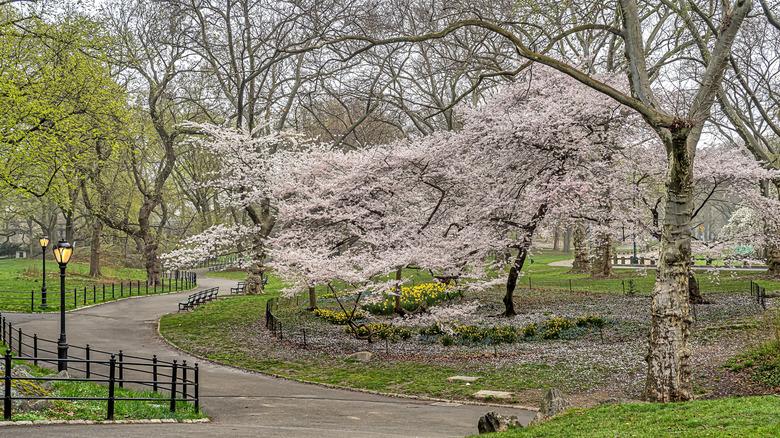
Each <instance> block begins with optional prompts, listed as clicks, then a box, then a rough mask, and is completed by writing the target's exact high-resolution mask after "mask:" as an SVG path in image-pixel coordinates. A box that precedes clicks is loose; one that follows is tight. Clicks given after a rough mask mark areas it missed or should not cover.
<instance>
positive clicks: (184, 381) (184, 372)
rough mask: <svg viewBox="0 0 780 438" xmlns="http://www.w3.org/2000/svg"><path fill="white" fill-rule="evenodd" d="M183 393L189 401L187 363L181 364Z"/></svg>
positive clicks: (184, 361)
mask: <svg viewBox="0 0 780 438" xmlns="http://www.w3.org/2000/svg"><path fill="white" fill-rule="evenodd" d="M181 393H182V394H184V399H185V400H186V399H187V361H186V360H183V361H182V362H181Z"/></svg>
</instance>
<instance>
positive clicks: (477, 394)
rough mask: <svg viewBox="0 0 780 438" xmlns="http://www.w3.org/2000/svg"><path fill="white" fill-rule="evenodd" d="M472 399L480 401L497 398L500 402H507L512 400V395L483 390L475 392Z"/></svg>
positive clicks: (504, 392)
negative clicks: (480, 399)
mask: <svg viewBox="0 0 780 438" xmlns="http://www.w3.org/2000/svg"><path fill="white" fill-rule="evenodd" d="M474 397H476V398H482V399H487V398H497V399H501V400H507V399H510V398H512V393H511V392H506V391H490V390H488V389H483V390H481V391H477V392H475V393H474Z"/></svg>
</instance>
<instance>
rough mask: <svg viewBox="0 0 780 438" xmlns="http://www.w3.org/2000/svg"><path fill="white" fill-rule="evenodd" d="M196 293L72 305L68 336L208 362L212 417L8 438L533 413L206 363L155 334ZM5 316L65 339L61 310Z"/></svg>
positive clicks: (352, 429)
mask: <svg viewBox="0 0 780 438" xmlns="http://www.w3.org/2000/svg"><path fill="white" fill-rule="evenodd" d="M234 285H235V282H231V281H228V280H223V279H216V278H208V277H204V278H201V279H200V281H199V289H204V288H208V287H214V286H219V287H220V293H222V294H225V293H227V292H228V290H229V288H230V287H231V286H234ZM189 293H192V292H191V291H187V292H182V293H178V294H170V295H154V296H144V297H138V298H131V299H125V300H120V301H115V302H110V303H106V304H101V305H98V306H94V307H90V308H85V309H81V310H74V311H71V312H68V313H67V317H66V318H67V319H66V321H67V333H68V342H69V343H71V344H76V345H85V344H89V345H90V346H91V347H92V348H96V349H101V350H106V351H118V350H120V349H121V350H123V352H124V353H125V354H133V355H138V356H149V357H150V356H151V355H152V354H156V355H157V356H158V357H159V358H160V359H164V360H172V359H179V360H182V359H186V360H187V362H188V363H190V364H192V363H195V362H200V364H199V365H200V394H201V406H202V408H203V410H204V411H205V412H206V414H207V415H208V416H209V417H210V418H211V419H212V422H211V423H205V424H143V425H126V424H117V425H42V426H9V427H2V428H0V437H2V436H13V437H26V436H30V437H33V436H34V437H74V436H75V437H155V438H157V437H182V436H197V437H238V436H240V437H244V436H246V437H250V436H251V437H312V438H327V437H334V438H335V437H462V436H466V435H470V434H476V433H477V427H476V425H477V420H478V419H479V417H480V416H481V415H483V414H485V413H486V412H488V411H497V412H500V413H503V414H508V415H516V416H518V417H519V418H520V421H521V422H522V423H524V424H526V423H528V422H529V421H530V420H531V419H532V418H533V416H534V415H535V412H533V411H530V410H525V409H518V408H495V407H487V406H475V405H465V404H458V403H442V402H433V401H422V400H411V399H405V398H396V397H388V396H380V395H373V394H367V393H361V392H354V391H348V390H340V389H332V388H326V387H323V386H318V385H312V384H305V383H299V382H294V381H290V380H286V379H279V378H275V377H271V376H265V375H262V374H258V373H253V372H248V371H242V370H237V369H235V368H232V367H226V366H222V365H217V364H213V363H208V362H206V363H203V362H202V361H199V360H198V359H196V358H194V357H190V356H187V355H185V354H182V353H181V352H179V351H178V350H176V349H174V348H172V347H171V346H170V345H168V344H167V343H166V342H165V341H163V340H162V339H161V338H160V337H159V335H158V333H157V323H158V321H159V319H160V317H162V316H163V315H165V314H167V313H171V312H175V311H176V309H177V303H178V302H179V301H183V300H184V298H186V296H187V295H188V294H189ZM5 316H6V317H7V318H8V320H10V321H11V322H13V324H14V327H21V328H22V330H23V331H24V332H25V333H28V334H31V333H37V334H38V336H39V337H45V338H48V339H57V333H58V330H59V329H58V327H59V326H58V323H59V315H58V314H24V313H5ZM259 318H260V315H258V319H259ZM118 403H120V402H118Z"/></svg>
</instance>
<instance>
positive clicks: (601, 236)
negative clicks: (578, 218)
mask: <svg viewBox="0 0 780 438" xmlns="http://www.w3.org/2000/svg"><path fill="white" fill-rule="evenodd" d="M592 252H593V257H592V258H591V260H590V276H591V277H593V278H609V277H611V276H612V236H610V235H609V234H608V233H598V234H597V235H596V242H595V245H594V248H593V251H592Z"/></svg>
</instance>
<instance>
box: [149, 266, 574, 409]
mask: <svg viewBox="0 0 780 438" xmlns="http://www.w3.org/2000/svg"><path fill="white" fill-rule="evenodd" d="M280 287H281V283H280V282H279V280H278V279H276V278H274V277H271V280H270V281H269V284H268V287H267V294H266V295H263V296H239V297H230V298H227V299H222V300H218V301H216V302H213V303H209V304H206V305H203V306H199V307H198V308H196V309H195V310H194V311H192V312H189V313H179V314H171V315H166V316H164V317H163V318H162V320H161V323H160V331H161V333H162V334H163V336H164V337H166V338H167V339H169V340H170V341H172V342H174V343H175V344H176V345H178V346H179V347H181V348H183V349H185V350H187V351H192V352H195V353H197V354H199V355H202V356H205V357H207V358H209V359H211V360H215V361H218V362H222V363H226V364H229V365H234V366H238V367H242V368H247V369H252V370H257V371H261V372H266V373H271V374H277V375H281V376H285V377H289V378H293V379H298V380H305V381H311V382H318V383H328V384H333V385H339V386H344V387H350V388H359V389H368V390H374V391H382V392H393V393H402V394H412V395H428V396H433V397H441V398H455V399H465V398H469V397H471V395H472V394H473V393H474V392H476V391H478V390H480V389H493V390H506V391H515V392H517V391H522V390H526V389H538V388H545V387H547V386H548V384H549V383H550V382H553V381H555V382H556V385H557V386H558V387H561V388H564V389H567V390H582V389H585V388H584V387H583V386H582V385H584V384H583V383H578V378H577V376H579V375H580V371H581V370H577V369H574V368H571V367H563V366H555V367H553V366H549V365H546V364H526V365H517V366H513V367H502V368H496V367H494V366H492V365H489V364H488V365H485V366H484V367H477V366H473V365H469V366H466V365H463V366H447V365H440V364H422V363H417V362H405V361H400V360H384V359H383V360H377V361H371V362H369V363H360V362H353V361H350V360H347V359H344V358H340V357H328V356H324V355H321V354H316V353H315V354H310V353H308V352H305V351H302V352H301V354H298V355H296V357H295V358H285V359H284V360H282V359H280V358H277V357H273V355H272V354H273V353H272V352H269V354H264V353H263V352H261V351H257V350H256V349H255V348H253V347H252V346H247V345H246V344H245V343H243V342H242V338H240V337H237V336H236V335H235V334H232V335H231V331H233V332H234V333H236V332H238V333H244V334H245V336H247V337H251V336H252V335H251V333H252V332H253V331H254V327H256V325H257V324H258V323H259V322H258V321H259V319H260V318H261V315H262V312H263V311H264V308H265V307H264V306H265V301H266V300H267V299H268V298H269V297H273V296H278V291H279V288H280ZM242 328H245V329H244V330H242ZM460 374H468V375H476V376H480V377H482V378H481V379H480V380H479V381H478V382H476V383H473V384H471V385H464V384H462V383H449V382H447V377H450V376H454V375H460Z"/></svg>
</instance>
